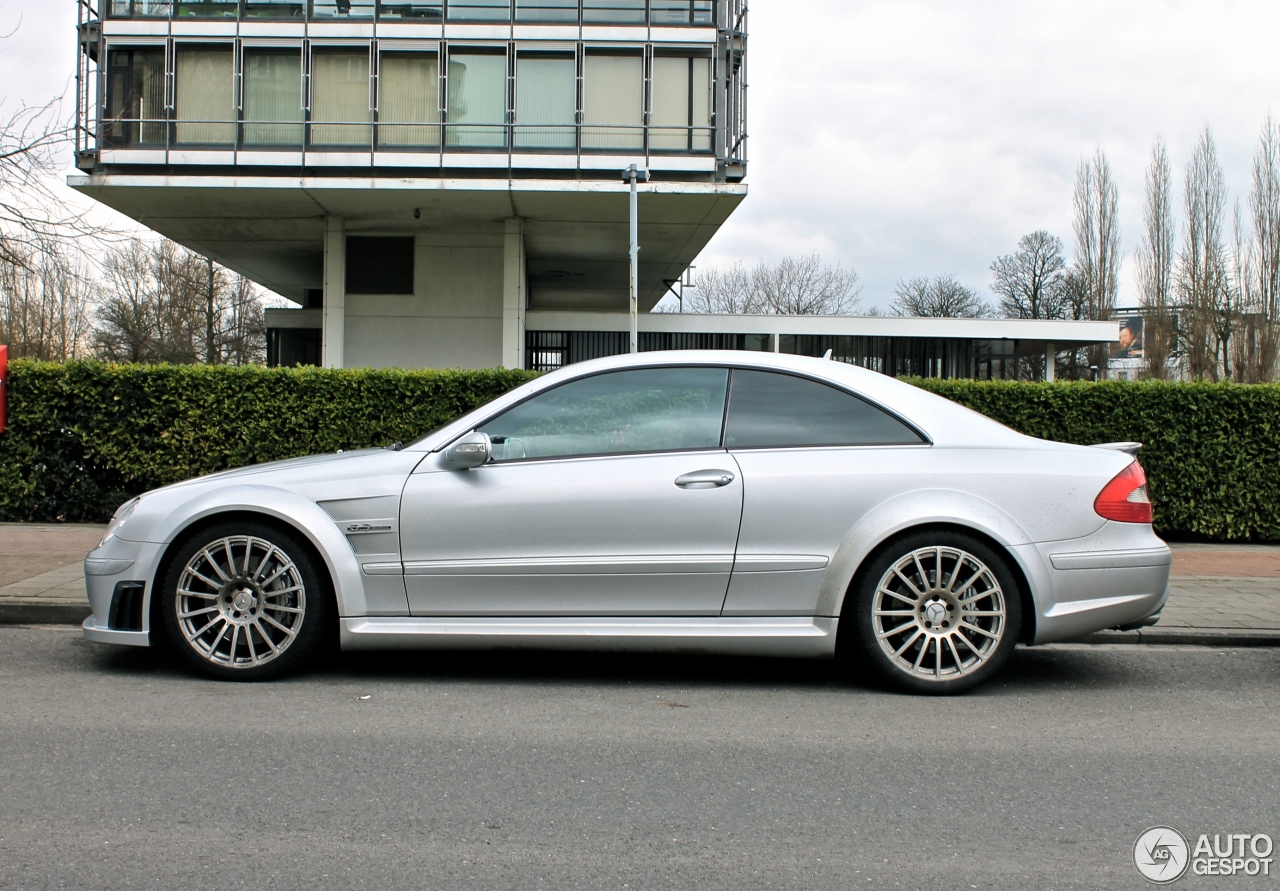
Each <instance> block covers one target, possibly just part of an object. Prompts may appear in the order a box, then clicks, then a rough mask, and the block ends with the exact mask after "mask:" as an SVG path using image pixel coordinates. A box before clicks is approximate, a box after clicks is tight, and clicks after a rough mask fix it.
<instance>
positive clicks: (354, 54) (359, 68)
mask: <svg viewBox="0 0 1280 891" xmlns="http://www.w3.org/2000/svg"><path fill="white" fill-rule="evenodd" d="M311 121H312V124H311V142H312V143H314V144H316V145H351V146H368V145H370V143H371V142H372V139H373V127H372V126H371V124H372V121H373V112H372V111H371V110H370V108H369V52H368V50H316V53H315V55H314V56H313V57H312V64H311Z"/></svg>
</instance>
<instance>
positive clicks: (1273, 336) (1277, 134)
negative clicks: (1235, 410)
mask: <svg viewBox="0 0 1280 891" xmlns="http://www.w3.org/2000/svg"><path fill="white" fill-rule="evenodd" d="M1249 217H1250V222H1251V224H1252V231H1251V244H1250V248H1249V258H1250V260H1251V263H1248V264H1246V266H1247V268H1246V274H1245V275H1244V276H1243V280H1244V281H1243V284H1244V286H1245V288H1246V290H1247V298H1248V302H1249V304H1250V309H1251V311H1252V312H1253V314H1254V316H1255V319H1256V325H1257V357H1256V362H1255V363H1254V367H1253V368H1252V369H1251V375H1250V376H1251V377H1252V379H1253V380H1258V381H1269V380H1274V379H1275V376H1276V362H1277V359H1278V358H1280V125H1278V124H1277V122H1276V121H1275V119H1274V118H1273V117H1272V116H1271V115H1270V114H1268V115H1267V119H1266V121H1265V122H1264V123H1263V126H1262V136H1261V138H1260V139H1259V141H1258V150H1257V153H1256V154H1255V155H1254V157H1253V185H1252V188H1251V189H1250V191H1249ZM1237 265H1239V261H1237Z"/></svg>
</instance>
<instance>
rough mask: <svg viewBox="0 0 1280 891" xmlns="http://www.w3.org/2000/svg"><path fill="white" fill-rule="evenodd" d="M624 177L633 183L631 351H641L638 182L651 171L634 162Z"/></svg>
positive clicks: (646, 178)
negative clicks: (638, 331) (639, 329)
mask: <svg viewBox="0 0 1280 891" xmlns="http://www.w3.org/2000/svg"><path fill="white" fill-rule="evenodd" d="M622 178H623V180H625V181H628V182H630V183H631V352H633V353H638V352H640V335H639V334H638V333H637V328H638V324H639V312H640V311H639V306H638V297H639V293H640V196H639V192H638V191H637V189H636V183H637V182H638V181H639V180H640V179H643V180H644V181H645V182H648V181H649V171H648V170H641V169H640V168H638V167H636V165H635V164H632V165H631V166H630V167H628V168H627V169H626V170H624V171H622Z"/></svg>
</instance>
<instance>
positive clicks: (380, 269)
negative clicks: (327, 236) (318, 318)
mask: <svg viewBox="0 0 1280 891" xmlns="http://www.w3.org/2000/svg"><path fill="white" fill-rule="evenodd" d="M347 293H348V294H412V293H413V236H411V235H410V236H407V237H391V238H387V237H370V236H365V235H349V236H347Z"/></svg>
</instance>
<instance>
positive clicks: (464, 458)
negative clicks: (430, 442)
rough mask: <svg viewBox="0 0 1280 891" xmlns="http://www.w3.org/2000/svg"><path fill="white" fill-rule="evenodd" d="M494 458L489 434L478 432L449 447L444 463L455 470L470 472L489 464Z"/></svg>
mask: <svg viewBox="0 0 1280 891" xmlns="http://www.w3.org/2000/svg"><path fill="white" fill-rule="evenodd" d="M492 456H493V445H492V444H491V443H490V442H489V434H487V433H480V432H479V431H476V432H475V433H468V434H467V435H466V436H464V437H462V439H460V440H458V441H457V442H455V443H454V444H453V445H451V446H449V448H447V449H446V450H445V453H444V463H445V464H448V465H449V467H451V468H452V469H454V470H470V469H471V468H473V467H479V466H480V465H481V464H487V463H488V462H489V459H490V458H491V457H492Z"/></svg>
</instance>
